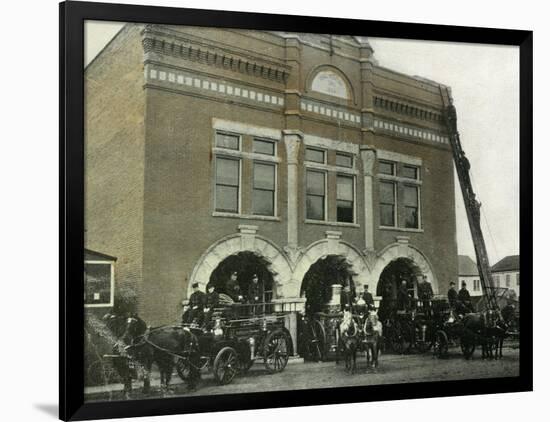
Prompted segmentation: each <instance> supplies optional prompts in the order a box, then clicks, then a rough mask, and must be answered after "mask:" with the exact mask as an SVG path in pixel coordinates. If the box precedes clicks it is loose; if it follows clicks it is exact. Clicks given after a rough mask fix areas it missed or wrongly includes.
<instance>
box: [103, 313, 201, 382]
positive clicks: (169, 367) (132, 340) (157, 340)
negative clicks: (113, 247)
mask: <svg viewBox="0 0 550 422" xmlns="http://www.w3.org/2000/svg"><path fill="white" fill-rule="evenodd" d="M107 321H108V322H107V325H108V326H109V327H110V328H111V330H112V331H113V333H115V335H116V333H122V334H120V335H119V339H120V340H121V342H122V343H123V344H125V345H126V347H125V348H124V351H123V352H124V353H125V354H126V355H127V356H128V357H129V358H130V359H131V360H132V361H134V362H136V363H137V364H138V366H140V367H141V368H142V369H143V380H144V381H143V390H144V392H146V393H147V392H149V390H150V385H151V384H150V374H151V369H152V366H153V364H156V366H157V367H158V369H159V372H160V381H161V388H162V389H163V390H165V391H167V390H168V386H169V384H170V380H171V377H172V372H173V370H174V365H175V362H176V361H177V360H178V359H184V360H185V361H186V362H187V364H188V366H189V368H190V369H189V377H188V378H187V379H186V381H187V382H188V387H189V388H190V389H193V388H195V386H196V383H197V381H198V380H199V378H200V371H199V366H198V365H199V353H198V341H197V338H196V336H195V335H194V334H193V333H191V332H190V331H189V330H187V329H184V328H182V327H180V326H175V327H158V328H153V329H148V328H147V325H146V324H145V322H144V321H143V320H142V319H141V318H139V317H138V316H137V315H133V316H131V317H122V316H109V318H108V319H107ZM118 369H119V368H117V370H118ZM119 373H121V377H122V378H123V379H124V384H125V390H127V389H128V387H129V388H130V389H131V378H130V379H128V378H129V375H128V374H126V371H125V370H124V368H120V371H119Z"/></svg>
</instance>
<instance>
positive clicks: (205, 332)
mask: <svg viewBox="0 0 550 422" xmlns="http://www.w3.org/2000/svg"><path fill="white" fill-rule="evenodd" d="M234 306H236V307H239V312H238V314H240V315H243V314H246V311H245V307H248V306H251V305H234ZM253 306H258V305H253ZM243 311H245V312H243ZM285 320H286V315H285V312H283V311H280V312H273V313H270V314H260V315H258V316H255V315H251V316H249V317H241V318H231V317H229V318H227V317H224V316H223V313H222V314H221V315H220V316H219V317H216V318H215V320H214V321H213V325H212V326H210V327H209V328H206V329H205V328H198V327H186V326H183V327H182V328H181V329H183V330H189V332H191V333H192V334H193V335H194V336H195V338H196V341H197V353H198V355H199V356H198V367H197V368H195V369H199V370H203V369H207V368H210V369H211V370H212V373H213V374H214V378H215V379H216V381H217V382H218V383H219V384H221V385H224V384H229V383H230V382H231V381H233V379H234V377H235V376H236V375H237V374H239V373H241V374H242V373H245V372H246V371H248V370H249V369H250V368H251V367H252V365H253V364H254V362H256V361H260V360H261V361H262V362H263V364H264V366H265V368H266V370H267V371H268V372H269V373H276V372H281V371H283V370H284V369H285V367H286V365H287V363H288V359H289V357H290V356H291V355H292V354H293V346H292V339H291V335H290V332H289V330H288V329H287V328H286V327H285ZM193 366H197V363H194V362H193V361H192V360H191V359H190V357H189V356H183V355H182V356H178V357H177V360H176V369H177V372H178V375H179V376H180V378H182V380H184V381H187V380H188V378H189V374H190V372H191V370H192V369H193Z"/></svg>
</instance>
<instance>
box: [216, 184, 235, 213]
mask: <svg viewBox="0 0 550 422" xmlns="http://www.w3.org/2000/svg"><path fill="white" fill-rule="evenodd" d="M216 211H224V212H239V188H238V187H233V186H220V185H217V186H216Z"/></svg>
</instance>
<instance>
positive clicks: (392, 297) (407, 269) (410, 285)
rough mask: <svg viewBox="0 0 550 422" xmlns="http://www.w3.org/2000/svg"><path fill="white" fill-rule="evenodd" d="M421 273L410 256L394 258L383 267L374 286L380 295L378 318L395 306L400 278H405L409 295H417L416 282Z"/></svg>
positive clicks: (384, 315)
mask: <svg viewBox="0 0 550 422" xmlns="http://www.w3.org/2000/svg"><path fill="white" fill-rule="evenodd" d="M422 275H423V272H422V270H421V269H420V267H419V266H418V265H416V264H415V262H414V261H413V260H412V259H410V258H403V257H400V258H396V259H394V260H393V261H391V262H390V263H389V264H388V265H386V267H384V269H383V270H382V272H381V274H380V278H379V279H378V284H377V286H376V295H377V296H381V297H382V301H381V303H380V309H379V316H380V318H382V319H385V318H386V317H387V316H388V315H387V314H389V313H390V311H391V309H393V308H395V306H396V299H397V291H398V289H399V286H400V285H401V284H402V280H405V283H406V286H407V290H408V292H409V295H410V297H412V298H417V297H418V282H419V280H420V279H421V277H422Z"/></svg>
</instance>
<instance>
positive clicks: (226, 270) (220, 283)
mask: <svg viewBox="0 0 550 422" xmlns="http://www.w3.org/2000/svg"><path fill="white" fill-rule="evenodd" d="M269 267H270V263H269V261H268V260H267V259H265V258H264V257H262V256H261V255H259V254H256V253H254V252H250V251H243V252H238V253H236V254H234V255H230V256H228V257H227V258H225V259H224V260H222V261H221V262H220V263H219V264H218V265H217V267H216V268H215V269H214V270H213V271H212V273H211V274H210V278H209V281H208V282H209V284H212V285H214V286H215V287H216V291H217V292H219V293H226V294H229V295H230V294H231V293H232V292H229V291H228V288H227V286H228V281H229V280H230V278H231V275H232V274H233V273H235V272H236V273H237V280H236V283H237V284H238V285H239V287H240V289H241V292H242V293H243V296H244V297H245V299H248V298H247V296H248V291H249V287H250V284H251V283H252V277H253V275H254V274H256V275H257V276H258V284H259V285H260V291H261V292H262V295H263V300H262V302H263V303H268V302H271V300H272V299H273V278H274V275H275V274H273V273H272V272H271V271H270V270H269Z"/></svg>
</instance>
